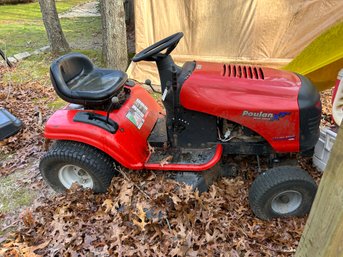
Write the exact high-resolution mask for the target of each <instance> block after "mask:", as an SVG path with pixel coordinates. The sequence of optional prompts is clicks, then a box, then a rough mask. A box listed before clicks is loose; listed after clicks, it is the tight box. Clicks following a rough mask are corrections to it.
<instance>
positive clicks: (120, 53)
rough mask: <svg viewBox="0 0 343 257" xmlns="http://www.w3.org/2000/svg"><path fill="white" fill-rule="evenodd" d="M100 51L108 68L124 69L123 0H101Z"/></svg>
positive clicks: (126, 58) (125, 52)
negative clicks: (101, 39) (101, 45)
mask: <svg viewBox="0 0 343 257" xmlns="http://www.w3.org/2000/svg"><path fill="white" fill-rule="evenodd" d="M100 9H101V17H102V35H103V36H102V38H103V47H102V53H103V58H104V61H105V64H106V66H107V67H108V68H112V69H119V70H126V68H127V62H128V57H127V39H126V25H125V12H124V1H123V0H101V1H100Z"/></svg>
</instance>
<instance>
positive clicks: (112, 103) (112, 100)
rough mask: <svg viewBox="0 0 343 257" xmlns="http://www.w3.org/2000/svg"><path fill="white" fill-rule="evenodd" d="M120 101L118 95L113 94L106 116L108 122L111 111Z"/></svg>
mask: <svg viewBox="0 0 343 257" xmlns="http://www.w3.org/2000/svg"><path fill="white" fill-rule="evenodd" d="M117 103H119V98H118V97H116V96H113V97H112V98H111V103H110V106H109V107H108V109H107V116H106V123H108V119H109V117H110V112H111V111H112V109H113V107H114V105H115V104H117ZM108 124H109V123H108Z"/></svg>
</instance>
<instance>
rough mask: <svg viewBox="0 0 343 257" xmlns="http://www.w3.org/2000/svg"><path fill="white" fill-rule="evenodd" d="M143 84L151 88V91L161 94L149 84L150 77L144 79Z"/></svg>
mask: <svg viewBox="0 0 343 257" xmlns="http://www.w3.org/2000/svg"><path fill="white" fill-rule="evenodd" d="M144 84H145V85H147V86H149V87H150V88H151V90H152V92H154V93H157V94H161V95H162V93H161V92H159V91H156V90H155V89H154V88H153V86H152V85H151V80H150V79H147V80H145V82H144Z"/></svg>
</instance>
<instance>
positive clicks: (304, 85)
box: [297, 74, 322, 152]
mask: <svg viewBox="0 0 343 257" xmlns="http://www.w3.org/2000/svg"><path fill="white" fill-rule="evenodd" d="M297 75H298V77H299V78H300V80H301V88H300V90H299V95H298V104H299V116H300V117H299V118H300V128H299V129H300V135H299V137H300V141H299V143H300V152H305V151H308V150H311V149H312V148H313V147H314V146H315V145H316V143H317V141H318V139H319V135H320V129H319V125H320V119H321V113H322V106H321V103H320V95H319V93H318V90H317V89H316V87H315V86H314V85H313V84H312V82H311V81H310V80H309V79H308V78H306V77H304V76H302V75H300V74H297Z"/></svg>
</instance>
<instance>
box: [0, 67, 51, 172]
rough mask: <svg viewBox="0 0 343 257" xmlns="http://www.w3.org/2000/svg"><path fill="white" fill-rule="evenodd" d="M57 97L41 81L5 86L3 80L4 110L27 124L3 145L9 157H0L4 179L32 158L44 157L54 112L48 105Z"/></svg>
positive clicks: (0, 104) (0, 102) (1, 97)
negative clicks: (48, 123)
mask: <svg viewBox="0 0 343 257" xmlns="http://www.w3.org/2000/svg"><path fill="white" fill-rule="evenodd" d="M3 69H4V68H3ZM2 71H3V70H0V74H1V72H2ZM55 98H56V95H55V93H54V90H53V88H52V86H50V85H41V84H39V83H37V82H28V83H25V84H13V85H11V84H4V83H2V82H1V78H0V107H4V108H6V109H7V110H8V111H10V112H11V113H12V114H13V115H15V116H16V117H17V118H19V119H20V120H21V121H22V122H23V124H24V127H23V129H22V130H21V131H20V132H19V133H18V134H16V135H14V136H12V137H10V138H8V139H6V140H4V141H2V142H0V153H1V156H7V155H9V158H6V160H2V161H1V158H0V176H1V175H6V174H8V173H10V172H11V171H13V169H14V168H15V169H17V168H20V167H22V166H23V165H24V164H26V163H27V161H28V159H29V157H38V156H39V155H40V153H41V152H42V144H43V130H44V122H45V121H46V119H47V117H48V116H49V115H50V114H51V113H52V111H51V108H49V107H48V105H49V103H51V102H52V101H53V99H55Z"/></svg>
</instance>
